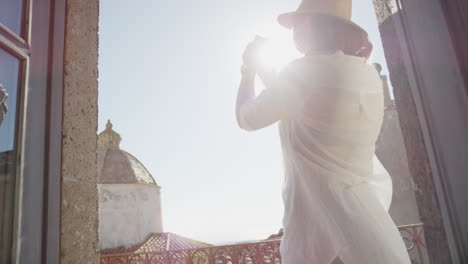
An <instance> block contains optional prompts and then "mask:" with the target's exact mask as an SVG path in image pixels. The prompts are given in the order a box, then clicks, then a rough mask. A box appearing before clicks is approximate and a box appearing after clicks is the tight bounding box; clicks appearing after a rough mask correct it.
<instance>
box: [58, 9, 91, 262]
mask: <svg viewBox="0 0 468 264" xmlns="http://www.w3.org/2000/svg"><path fill="white" fill-rule="evenodd" d="M98 8H99V2H98V0H80V1H67V6H66V9H67V10H66V16H67V17H66V29H65V30H66V32H65V54H64V95H63V132H62V133H63V139H62V140H63V141H62V147H63V150H62V189H61V191H62V205H61V234H60V239H61V242H60V243H61V244H60V262H61V263H67V264H68V263H99V253H98V251H97V248H98V190H97V183H96V181H97V177H96V175H97V170H96V162H97V158H96V153H97V136H96V132H97V117H98V116H97V114H98V108H97V102H98V101H97V96H98V82H97V78H98V68H97V65H98V15H99V11H98V10H99V9H98Z"/></svg>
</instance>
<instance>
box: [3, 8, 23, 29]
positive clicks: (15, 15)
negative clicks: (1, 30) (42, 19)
mask: <svg viewBox="0 0 468 264" xmlns="http://www.w3.org/2000/svg"><path fill="white" fill-rule="evenodd" d="M22 15H23V1H22V0H1V1H0V23H2V24H3V25H5V26H6V27H8V28H9V29H10V30H11V31H13V32H15V33H16V34H18V35H20V34H21V24H22V23H21V22H22V19H23V16H22Z"/></svg>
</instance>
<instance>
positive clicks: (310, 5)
mask: <svg viewBox="0 0 468 264" xmlns="http://www.w3.org/2000/svg"><path fill="white" fill-rule="evenodd" d="M314 14H320V15H329V16H333V17H335V18H337V19H339V20H342V21H343V22H346V23H347V24H350V25H352V26H354V27H357V29H359V30H364V29H362V28H361V27H360V26H359V25H358V24H356V23H354V22H352V21H351V14H352V0H302V3H301V5H300V6H299V8H298V9H297V11H295V12H290V13H286V14H282V15H280V16H279V17H278V22H279V23H280V24H281V25H282V26H284V27H286V28H289V29H290V28H292V27H293V26H294V18H295V17H297V16H299V15H314Z"/></svg>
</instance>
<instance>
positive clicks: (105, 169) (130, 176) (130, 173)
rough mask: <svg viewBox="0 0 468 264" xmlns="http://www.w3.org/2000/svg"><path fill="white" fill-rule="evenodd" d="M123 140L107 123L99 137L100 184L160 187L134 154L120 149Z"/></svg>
mask: <svg viewBox="0 0 468 264" xmlns="http://www.w3.org/2000/svg"><path fill="white" fill-rule="evenodd" d="M121 140H122V138H121V137H120V135H119V134H118V133H117V132H115V131H114V130H113V129H112V123H111V122H110V121H108V122H107V125H106V129H105V130H104V131H103V132H101V133H100V134H99V135H98V183H127V184H132V183H140V184H154V185H156V186H157V185H158V184H157V183H156V181H155V180H154V178H153V176H152V175H151V173H150V172H149V171H148V170H147V169H146V168H145V166H144V165H143V164H142V163H141V162H140V161H139V160H138V159H137V158H135V157H134V156H133V155H132V154H130V153H128V152H126V151H124V150H122V149H121V148H120V142H121Z"/></svg>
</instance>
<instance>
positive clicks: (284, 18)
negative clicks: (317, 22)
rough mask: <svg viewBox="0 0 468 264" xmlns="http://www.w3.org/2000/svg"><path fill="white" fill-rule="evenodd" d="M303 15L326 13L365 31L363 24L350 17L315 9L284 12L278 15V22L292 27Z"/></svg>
mask: <svg viewBox="0 0 468 264" xmlns="http://www.w3.org/2000/svg"><path fill="white" fill-rule="evenodd" d="M303 15H325V16H331V17H334V18H336V19H338V20H341V21H343V22H345V23H347V24H349V25H352V26H353V27H355V28H357V29H359V30H362V31H365V30H364V29H363V28H362V27H361V26H359V25H358V24H356V23H354V22H353V21H351V20H348V19H344V18H342V17H339V16H333V15H329V14H324V13H321V12H314V11H294V12H289V13H284V14H281V15H279V16H278V23H279V24H280V25H282V26H283V27H285V28H287V29H292V28H293V26H294V19H295V18H296V17H298V16H303Z"/></svg>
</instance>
